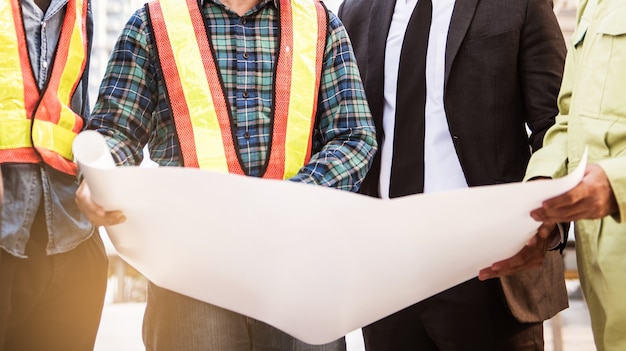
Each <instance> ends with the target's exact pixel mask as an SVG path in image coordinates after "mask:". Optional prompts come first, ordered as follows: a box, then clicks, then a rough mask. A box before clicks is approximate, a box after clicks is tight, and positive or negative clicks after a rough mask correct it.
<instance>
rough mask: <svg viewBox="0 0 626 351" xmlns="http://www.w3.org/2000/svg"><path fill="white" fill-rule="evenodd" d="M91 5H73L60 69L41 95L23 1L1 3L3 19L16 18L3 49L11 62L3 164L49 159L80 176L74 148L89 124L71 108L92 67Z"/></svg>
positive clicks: (4, 33) (2, 79)
mask: <svg viewBox="0 0 626 351" xmlns="http://www.w3.org/2000/svg"><path fill="white" fill-rule="evenodd" d="M87 1H88V0H69V1H68V4H67V8H66V16H65V19H64V22H63V25H62V29H61V34H60V38H59V44H58V48H57V52H56V55H55V59H54V67H52V71H51V74H50V79H49V81H48V84H47V86H46V90H45V91H44V92H43V96H39V95H38V94H37V92H38V91H39V89H38V86H37V83H36V81H35V78H34V77H33V75H32V70H31V69H30V58H29V56H28V52H27V49H26V48H27V43H26V35H25V33H24V29H23V28H24V27H23V23H22V16H21V7H20V5H19V1H18V0H0V15H1V16H3V18H10V19H12V21H11V23H10V26H2V27H1V28H0V50H2V52H3V56H6V60H7V62H8V64H7V65H3V66H2V68H0V70H1V71H0V84H1V85H2V86H7V87H9V88H8V89H4V90H2V93H0V104H1V105H2V116H0V121H1V123H0V125H1V126H0V135H2V139H1V140H0V162H27V163H37V162H41V161H42V160H43V161H44V162H46V163H47V164H49V165H51V166H52V167H54V168H56V169H57V170H59V171H61V172H65V173H69V174H75V173H76V165H75V164H74V163H73V154H72V147H71V146H72V141H73V140H74V137H75V136H76V134H77V133H78V132H79V131H80V130H81V129H82V127H83V120H82V118H81V117H80V116H79V115H77V114H76V113H74V112H73V111H72V110H71V108H70V107H69V106H70V104H71V100H72V96H73V94H74V92H75V91H76V87H77V86H78V84H79V83H80V79H81V77H82V75H83V73H84V70H85V66H86V63H87V55H88V53H87V48H88V42H87V6H88V4H87ZM18 63H19V66H18ZM35 109H36V111H35ZM31 118H32V120H31ZM31 140H32V142H31ZM33 143H34V145H33ZM35 150H36V152H35Z"/></svg>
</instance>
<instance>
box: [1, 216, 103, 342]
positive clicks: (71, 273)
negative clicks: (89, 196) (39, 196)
mask: <svg viewBox="0 0 626 351" xmlns="http://www.w3.org/2000/svg"><path fill="white" fill-rule="evenodd" d="M47 240H48V234H47V230H46V227H45V220H43V216H41V215H40V214H38V215H37V218H36V219H35V224H34V225H33V228H32V230H31V238H30V240H29V241H28V244H27V246H26V255H27V256H28V258H26V259H24V258H18V257H15V256H13V255H11V254H9V253H7V252H6V251H4V250H2V249H0V350H4V351H31V350H32V351H42V350H46V351H47V350H50V351H56V350H59V351H72V350H76V351H87V350H93V347H94V343H95V339H96V333H97V330H98V325H99V324H100V315H101V312H102V306H103V303H104V295H105V292H106V282H107V269H108V267H107V264H108V260H107V256H106V252H105V249H104V245H103V243H102V239H101V238H100V236H99V235H98V234H97V233H96V234H94V235H93V236H92V237H91V238H89V239H88V240H87V241H85V242H83V243H81V244H80V245H79V246H78V247H76V248H75V249H73V250H71V251H69V252H66V253H62V254H57V255H52V256H47V255H46V245H47Z"/></svg>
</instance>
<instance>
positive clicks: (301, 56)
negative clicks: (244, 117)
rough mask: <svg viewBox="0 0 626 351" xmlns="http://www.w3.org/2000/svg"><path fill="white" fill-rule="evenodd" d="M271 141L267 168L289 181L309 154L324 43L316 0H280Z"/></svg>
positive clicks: (322, 15) (321, 11)
mask: <svg viewBox="0 0 626 351" xmlns="http://www.w3.org/2000/svg"><path fill="white" fill-rule="evenodd" d="M280 18H281V19H280V23H281V49H280V53H279V57H278V63H277V71H276V80H277V83H276V87H275V90H276V93H275V95H274V98H275V99H276V108H275V113H274V131H273V135H272V137H273V138H277V140H275V141H276V142H274V143H273V147H272V151H271V154H270V161H269V166H268V170H267V172H271V173H272V174H270V175H269V177H270V178H283V179H287V178H290V177H293V176H294V175H296V174H297V173H298V171H299V170H300V168H301V167H302V166H303V165H304V164H306V163H307V162H308V160H309V158H310V154H311V135H312V129H313V125H314V122H315V116H316V114H317V103H318V102H317V99H318V92H319V84H320V77H321V75H322V63H323V55H324V49H325V45H326V28H327V24H326V10H325V9H324V7H323V6H322V5H321V4H320V3H319V2H318V1H306V0H304V1H303V0H291V1H290V0H281V1H280Z"/></svg>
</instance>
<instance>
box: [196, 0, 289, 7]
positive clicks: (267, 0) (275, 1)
mask: <svg viewBox="0 0 626 351" xmlns="http://www.w3.org/2000/svg"><path fill="white" fill-rule="evenodd" d="M279 1H280V0H262V1H261V2H260V3H259V5H257V6H261V7H262V6H265V4H267V3H273V4H274V7H276V8H278V3H279ZM207 2H213V3H218V2H219V3H221V1H219V0H218V1H216V0H202V5H204V4H206V3H207Z"/></svg>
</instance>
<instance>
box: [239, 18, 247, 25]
mask: <svg viewBox="0 0 626 351" xmlns="http://www.w3.org/2000/svg"><path fill="white" fill-rule="evenodd" d="M240 22H241V24H246V23H247V22H248V20H247V19H246V18H245V17H241V20H240Z"/></svg>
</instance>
